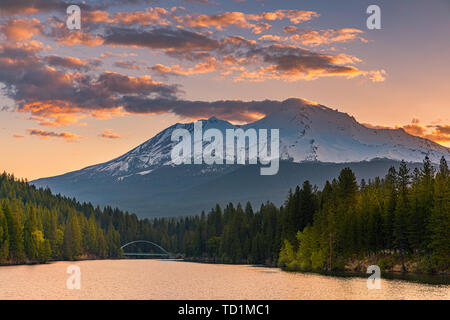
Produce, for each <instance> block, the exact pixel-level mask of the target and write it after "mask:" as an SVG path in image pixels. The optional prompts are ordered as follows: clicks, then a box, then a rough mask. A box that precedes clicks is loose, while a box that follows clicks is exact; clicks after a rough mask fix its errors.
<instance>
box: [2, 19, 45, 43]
mask: <svg viewBox="0 0 450 320" xmlns="http://www.w3.org/2000/svg"><path fill="white" fill-rule="evenodd" d="M0 30H1V32H3V34H4V35H5V36H6V39H8V40H12V41H22V40H27V39H30V38H31V37H33V36H35V35H39V34H40V33H41V32H42V30H43V28H42V25H41V22H40V21H39V20H38V19H11V20H8V21H6V22H5V23H4V24H3V25H2V26H1V28H0Z"/></svg>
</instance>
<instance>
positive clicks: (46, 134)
mask: <svg viewBox="0 0 450 320" xmlns="http://www.w3.org/2000/svg"><path fill="white" fill-rule="evenodd" d="M28 133H29V135H30V136H38V137H40V138H41V139H48V138H63V139H65V140H66V141H67V142H73V141H77V140H81V139H82V137H80V136H78V135H76V134H74V133H70V132H61V133H57V132H53V131H44V130H40V129H28Z"/></svg>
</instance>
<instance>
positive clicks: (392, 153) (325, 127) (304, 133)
mask: <svg viewBox="0 0 450 320" xmlns="http://www.w3.org/2000/svg"><path fill="white" fill-rule="evenodd" d="M200 121H202V124H203V131H205V130H207V129H209V128H215V129H219V130H220V131H222V132H223V133H224V135H225V130H226V129H234V128H242V129H244V130H247V129H249V128H254V129H279V130H280V131H279V132H280V158H281V159H282V160H288V161H293V162H302V161H320V162H333V163H345V162H360V161H369V160H372V159H376V158H386V159H391V160H399V161H400V160H405V161H407V162H421V161H422V160H423V159H424V157H425V156H426V155H428V157H429V158H430V159H431V161H432V162H434V163H439V160H440V158H441V157H442V156H445V157H447V158H450V150H449V149H448V148H445V147H443V146H441V145H439V144H437V143H435V142H432V141H430V140H426V139H423V138H419V137H415V136H412V135H410V134H408V133H406V132H405V131H404V130H403V129H396V130H394V129H372V128H367V127H365V126H363V125H361V124H360V123H358V122H357V121H356V120H355V118H353V117H351V116H349V115H348V114H346V113H342V112H339V111H336V110H333V109H330V108H327V107H325V106H322V105H311V104H305V103H304V102H303V101H302V100H298V99H290V100H286V101H285V103H284V105H283V106H282V107H281V108H280V110H276V111H274V112H273V113H271V114H269V115H267V116H266V117H264V118H263V119H261V120H258V121H256V122H253V123H250V124H247V125H244V126H235V125H233V124H231V123H229V122H227V121H223V120H219V119H217V118H215V117H212V118H210V119H208V120H200ZM179 128H182V129H187V130H188V131H189V132H191V133H192V134H193V130H194V123H193V122H191V123H177V124H175V125H173V126H171V127H169V128H167V129H165V130H163V131H162V132H160V133H158V134H157V135H156V136H154V137H153V138H151V139H150V140H148V141H146V142H144V143H143V144H141V145H140V146H138V147H136V148H134V149H133V150H131V151H129V152H127V153H126V154H124V155H122V156H120V157H118V158H116V159H114V160H111V161H109V162H106V163H103V164H99V165H95V166H91V167H88V168H85V169H83V170H82V171H81V172H79V173H80V174H88V175H96V174H108V175H111V176H114V177H117V178H118V179H123V178H126V177H129V176H130V175H133V174H139V175H146V174H149V173H151V172H152V170H154V169H156V168H158V167H161V166H165V165H172V161H171V156H170V153H171V150H172V148H173V147H174V145H175V144H177V143H178V142H172V141H171V135H172V132H173V130H175V129H179Z"/></svg>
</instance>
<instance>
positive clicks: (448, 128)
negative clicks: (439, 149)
mask: <svg viewBox="0 0 450 320" xmlns="http://www.w3.org/2000/svg"><path fill="white" fill-rule="evenodd" d="M364 126H366V127H368V128H373V129H402V130H404V131H406V132H407V133H409V134H411V135H413V136H417V137H421V138H425V139H428V140H431V141H434V142H437V143H440V144H443V145H445V144H448V143H450V125H439V124H432V125H423V124H421V123H420V121H419V119H416V118H414V119H413V120H412V121H411V123H410V124H406V125H396V126H395V128H392V127H389V126H378V125H371V124H368V123H364Z"/></svg>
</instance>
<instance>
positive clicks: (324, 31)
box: [0, 0, 450, 180]
mask: <svg viewBox="0 0 450 320" xmlns="http://www.w3.org/2000/svg"><path fill="white" fill-rule="evenodd" d="M76 3H77V1H71V2H70V4H76ZM78 4H79V7H80V8H81V11H80V16H81V28H80V29H79V30H77V29H74V30H71V29H69V28H68V27H67V24H66V20H67V13H66V10H67V7H68V6H69V3H66V2H65V1H64V0H34V1H31V0H2V1H1V2H0V149H1V150H2V153H1V156H0V170H1V171H6V172H9V173H14V174H15V176H17V177H20V178H26V179H29V180H32V179H36V178H41V177H47V176H53V175H57V174H63V173H66V172H69V171H73V170H77V169H81V168H83V167H85V166H88V165H92V164H96V163H100V162H104V161H108V160H111V159H112V158H114V157H117V156H119V155H121V154H123V153H125V152H127V151H129V150H130V149H131V148H133V147H135V146H137V145H139V144H140V143H142V142H144V141H146V140H148V139H149V138H151V137H152V136H154V135H155V134H157V133H158V132H159V131H161V130H163V129H165V128H166V127H168V126H170V125H172V124H174V123H176V122H186V121H192V120H196V119H201V118H209V117H211V116H216V117H218V118H221V119H224V120H228V121H231V122H233V123H247V122H251V121H254V120H256V119H259V118H261V117H263V116H264V115H265V114H267V113H269V112H272V111H274V110H271V109H270V107H268V106H270V105H273V104H269V103H264V101H265V100H277V101H282V100H285V99H288V98H293V97H296V98H302V99H306V100H309V101H313V102H317V103H320V104H322V105H325V106H328V107H330V108H333V109H338V110H339V111H341V112H346V113H348V114H350V115H352V116H354V117H355V118H356V120H357V121H359V122H360V123H363V124H365V125H367V126H373V127H389V128H398V127H401V128H403V129H404V130H406V131H407V132H409V133H411V134H414V135H417V136H422V137H425V138H428V139H431V140H433V141H435V142H437V143H440V144H442V145H445V146H447V147H450V106H449V101H450V81H449V80H448V75H449V71H450V61H449V59H448V57H449V56H450V41H448V39H449V38H450V19H449V16H450V2H449V1H448V0H432V1H415V0H397V1H375V0H372V1H365V0H344V1H335V0H329V1H326V0H319V1H300V0H277V1H274V0H235V1H232V0H229V1H218V0H181V1H149V0H122V1H118V0H110V1H107V0H97V1H87V2H78ZM372 4H376V5H378V6H379V7H380V9H381V29H379V30H378V29H375V30H369V29H368V28H367V24H366V20H367V19H368V17H369V14H367V13H366V9H367V8H368V6H369V5H372Z"/></svg>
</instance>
